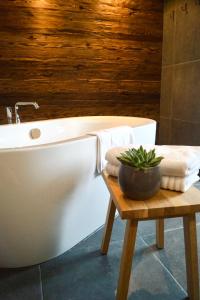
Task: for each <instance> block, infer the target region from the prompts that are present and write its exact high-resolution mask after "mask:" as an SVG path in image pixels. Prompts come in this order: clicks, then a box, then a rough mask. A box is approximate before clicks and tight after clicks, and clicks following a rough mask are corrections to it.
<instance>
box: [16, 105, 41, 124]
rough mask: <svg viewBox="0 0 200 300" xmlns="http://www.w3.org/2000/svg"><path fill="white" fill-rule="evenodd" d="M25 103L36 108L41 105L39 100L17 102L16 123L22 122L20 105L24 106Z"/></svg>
mask: <svg viewBox="0 0 200 300" xmlns="http://www.w3.org/2000/svg"><path fill="white" fill-rule="evenodd" d="M24 105H32V106H34V108H35V109H38V108H39V105H38V103H37V102H17V103H15V121H16V123H20V117H19V113H18V110H19V106H24Z"/></svg>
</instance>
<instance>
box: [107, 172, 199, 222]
mask: <svg viewBox="0 0 200 300" xmlns="http://www.w3.org/2000/svg"><path fill="white" fill-rule="evenodd" d="M102 174H103V178H104V181H105V183H106V185H107V187H108V190H109V192H110V195H111V197H112V199H113V201H114V203H115V206H116V208H117V210H118V212H119V214H120V216H121V218H122V219H136V220H148V219H159V218H170V217H178V216H185V215H189V214H193V213H195V212H199V211H200V191H199V190H198V189H197V188H195V187H191V188H190V189H189V190H188V191H187V192H185V193H181V192H174V191H169V190H164V189H160V191H159V192H158V193H157V194H155V195H154V196H153V197H151V198H150V199H147V200H144V201H143V200H140V201H137V200H133V199H129V198H128V197H126V196H125V195H124V194H123V193H122V191H121V189H120V187H119V184H118V181H117V178H115V177H113V176H109V175H108V174H107V173H106V172H105V171H103V173H102Z"/></svg>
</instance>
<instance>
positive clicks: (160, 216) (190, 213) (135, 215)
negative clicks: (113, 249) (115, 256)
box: [101, 172, 200, 300]
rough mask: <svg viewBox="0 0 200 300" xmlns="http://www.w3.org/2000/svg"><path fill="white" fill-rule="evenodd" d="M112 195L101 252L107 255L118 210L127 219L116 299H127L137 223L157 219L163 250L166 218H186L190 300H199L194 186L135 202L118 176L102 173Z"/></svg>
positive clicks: (199, 199) (198, 199)
mask: <svg viewBox="0 0 200 300" xmlns="http://www.w3.org/2000/svg"><path fill="white" fill-rule="evenodd" d="M102 176H103V179H104V181H105V183H106V185H107V187H108V190H109V192H110V203H109V207H108V212H107V218H106V224H105V231H104V236H103V240H102V246H101V253H102V254H107V251H108V247H109V242H110V237H111V233H112V227H113V221H114V217H115V212H116V209H117V210H118V212H119V215H120V217H121V219H125V220H127V223H126V230H125V236H124V245H123V251H122V256H121V265H120V273H119V279H118V287H117V295H116V299H117V300H126V299H127V294H128V287H129V280H130V273H131V266H132V258H133V252H134V247H135V240H136V234H137V226H138V221H140V220H151V219H156V220H157V221H156V243H157V247H158V248H163V247H164V218H173V217H183V224H184V239H185V256H186V272H187V288H188V296H189V299H190V300H199V299H200V298H199V274H198V254H197V237H196V219H195V213H196V212H199V211H200V191H199V190H198V189H197V188H195V187H191V188H190V189H189V190H188V191H187V192H186V193H180V192H174V191H169V190H164V189H160V191H159V192H158V193H157V194H156V195H155V196H153V197H152V198H150V199H147V200H144V201H134V200H131V199H128V198H127V197H125V196H124V194H123V193H122V191H121V190H120V187H119V185H118V181H117V179H116V178H115V177H112V176H108V175H107V174H106V172H103V173H102Z"/></svg>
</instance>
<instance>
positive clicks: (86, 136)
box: [0, 116, 157, 153]
mask: <svg viewBox="0 0 200 300" xmlns="http://www.w3.org/2000/svg"><path fill="white" fill-rule="evenodd" d="M102 118H103V119H105V121H106V120H107V118H119V119H123V118H124V119H133V121H134V119H135V120H136V119H141V120H143V121H144V123H141V124H138V125H135V126H134V124H131V125H128V126H130V127H132V128H136V127H143V126H147V125H150V124H155V125H156V124H157V121H156V120H153V119H150V118H143V117H131V116H80V117H66V118H56V119H45V120H39V121H31V122H22V123H20V124H15V123H13V124H2V125H0V127H4V126H6V127H8V126H14V127H18V126H21V125H22V126H23V125H26V124H33V125H34V124H37V123H41V122H42V123H49V122H51V123H53V122H54V121H58V122H59V121H63V120H65V119H67V120H69V119H70V120H73V119H79V120H84V119H86V120H87V119H90V120H92V119H94V120H95V119H102ZM111 122H112V121H111ZM117 126H118V125H116V126H115V125H114V126H111V127H107V128H114V127H117ZM119 126H123V125H119ZM124 126H125V125H124ZM99 130H101V129H99ZM90 132H92V131H90ZM90 138H93V139H96V138H97V137H96V136H95V135H90V134H89V133H85V134H83V135H78V136H77V137H72V138H65V139H61V140H59V141H56V142H49V143H44V144H39V145H31V146H20V147H12V148H11V147H9V148H0V153H3V152H6V153H9V152H17V151H20V152H21V151H31V150H41V149H45V148H54V147H56V146H61V145H62V144H65V143H68V142H75V141H79V140H81V139H90Z"/></svg>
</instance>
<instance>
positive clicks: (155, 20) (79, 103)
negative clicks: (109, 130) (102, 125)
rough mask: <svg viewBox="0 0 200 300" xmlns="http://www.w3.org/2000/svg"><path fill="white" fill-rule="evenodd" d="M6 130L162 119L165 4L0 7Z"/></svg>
mask: <svg viewBox="0 0 200 300" xmlns="http://www.w3.org/2000/svg"><path fill="white" fill-rule="evenodd" d="M0 14H1V16H0V123H5V122H6V118H5V106H8V105H14V104H15V102H17V101H37V102H38V103H39V105H40V109H39V110H37V111H35V110H34V109H33V108H32V107H27V108H26V107H24V108H21V109H20V112H21V118H22V120H23V121H30V120H40V119H47V118H59V117H67V116H83V115H127V116H144V117H150V118H154V119H158V118H159V99H160V74H161V46H162V18H163V4H162V1H161V0H160V1H159V0H134V1H132V0H79V1H78V0H67V1H66V0H6V1H5V0H0Z"/></svg>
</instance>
